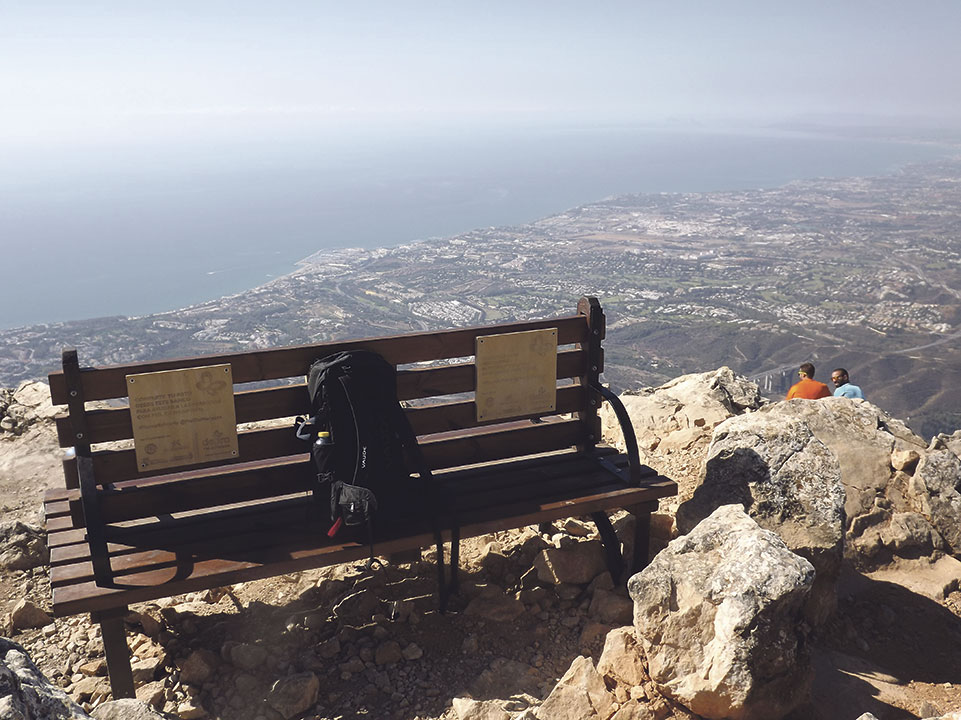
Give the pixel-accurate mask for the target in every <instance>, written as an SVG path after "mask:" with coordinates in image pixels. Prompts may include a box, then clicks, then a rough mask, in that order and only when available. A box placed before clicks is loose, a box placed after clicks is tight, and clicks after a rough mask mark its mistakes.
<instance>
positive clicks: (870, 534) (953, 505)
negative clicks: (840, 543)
mask: <svg viewBox="0 0 961 720" xmlns="http://www.w3.org/2000/svg"><path fill="white" fill-rule="evenodd" d="M760 414H761V415H763V416H768V417H770V418H771V419H772V420H773V421H775V422H782V423H788V422H791V421H793V420H801V421H803V422H805V423H806V424H807V425H808V427H810V428H811V431H812V432H813V433H814V434H815V436H816V437H817V438H818V440H820V441H821V442H823V443H824V444H825V445H827V446H828V448H830V449H831V452H833V453H834V455H835V456H836V457H837V459H838V463H839V464H840V467H841V482H842V484H843V486H844V491H845V505H844V509H845V516H846V522H847V526H846V531H847V538H846V539H847V542H846V552H847V554H848V556H849V557H851V559H852V560H854V561H855V563H856V564H857V565H858V566H860V567H863V568H865V569H873V568H875V567H878V566H880V565H884V564H886V563H888V562H890V561H891V560H892V559H893V558H894V557H904V558H916V557H919V556H928V555H937V553H939V552H941V551H943V550H947V551H948V552H951V553H953V554H955V555H958V554H959V553H961V543H959V542H958V532H959V531H958V528H959V527H961V497H959V496H958V487H959V485H961V471H959V468H961V465H958V463H957V462H956V460H957V455H958V452H957V451H958V449H959V445H958V441H961V434H959V433H955V434H954V435H941V436H938V437H937V438H935V439H934V440H933V441H932V443H931V445H930V447H926V446H925V442H924V440H923V439H922V438H920V437H918V436H917V435H915V434H914V433H913V432H911V430H910V429H908V427H907V426H906V425H905V424H904V423H903V422H901V421H900V420H897V419H895V418H892V417H890V416H889V415H887V414H886V413H885V412H884V411H882V410H880V409H879V408H877V407H875V406H874V405H872V404H870V403H868V402H864V401H862V400H849V399H847V398H827V399H825V400H823V401H818V402H812V401H810V400H789V401H787V402H780V403H774V404H772V405H769V406H766V407H765V408H763V409H762V410H761V412H760ZM906 513H910V514H911V516H910V517H908V516H907V515H905V514H906ZM906 523H907V525H906Z"/></svg>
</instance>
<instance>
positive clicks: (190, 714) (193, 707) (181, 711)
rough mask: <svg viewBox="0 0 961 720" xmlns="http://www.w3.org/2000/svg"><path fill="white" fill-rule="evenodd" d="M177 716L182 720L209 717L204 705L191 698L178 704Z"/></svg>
mask: <svg viewBox="0 0 961 720" xmlns="http://www.w3.org/2000/svg"><path fill="white" fill-rule="evenodd" d="M177 716H178V717H179V718H180V720H199V718H205V717H207V711H206V710H204V708H203V705H201V704H199V703H198V702H196V701H195V700H192V699H190V700H184V701H183V702H182V703H180V704H179V705H177Z"/></svg>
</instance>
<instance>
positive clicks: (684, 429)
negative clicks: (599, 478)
mask: <svg viewBox="0 0 961 720" xmlns="http://www.w3.org/2000/svg"><path fill="white" fill-rule="evenodd" d="M620 399H621V402H623V403H624V407H625V408H626V409H627V413H628V415H629V416H630V418H631V425H632V426H633V427H634V434H635V435H636V436H637V440H638V446H639V450H640V453H641V461H642V462H643V463H645V464H647V465H650V466H651V467H652V468H654V469H655V470H657V471H658V472H660V473H662V474H664V475H666V476H667V477H670V478H671V479H673V480H675V481H677V483H678V486H679V494H678V497H677V498H676V499H674V498H668V499H665V500H663V501H662V507H665V508H670V509H673V508H674V507H676V506H677V504H678V503H679V502H681V501H682V500H684V499H686V498H688V497H690V495H691V493H692V492H693V491H694V482H695V480H696V478H697V474H698V472H699V469H700V465H701V459H702V457H703V454H704V452H705V451H706V450H707V446H708V443H709V442H710V439H711V432H712V430H713V429H714V428H715V427H716V426H717V425H719V424H720V423H721V422H723V421H724V420H726V419H727V418H729V417H733V416H734V415H740V414H742V413H745V412H749V411H752V410H756V409H758V408H759V407H761V406H762V405H763V404H764V403H765V402H766V401H765V400H763V399H762V398H761V394H760V392H759V391H758V387H757V385H755V384H754V383H752V382H751V381H750V380H748V379H747V378H744V377H741V376H738V375H735V374H734V372H733V371H732V370H731V369H730V368H728V367H722V368H719V369H717V370H713V371H711V372H705V373H696V374H693V375H683V376H681V377H678V378H675V379H673V380H671V381H670V382H668V383H665V384H664V385H661V386H660V387H656V388H644V389H641V390H637V391H628V392H626V393H624V394H623V395H621V396H620ZM601 424H602V434H603V436H604V439H605V440H606V441H607V442H609V443H611V444H612V445H614V446H615V447H619V448H623V447H624V438H623V434H622V433H621V428H620V425H619V423H618V422H617V418H616V416H615V414H614V411H613V409H612V408H611V407H610V406H609V405H608V404H607V403H605V404H604V406H603V407H602V408H601Z"/></svg>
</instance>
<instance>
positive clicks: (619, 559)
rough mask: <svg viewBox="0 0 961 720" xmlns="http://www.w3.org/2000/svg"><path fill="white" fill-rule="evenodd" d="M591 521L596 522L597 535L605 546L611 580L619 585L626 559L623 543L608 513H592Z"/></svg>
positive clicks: (601, 511) (600, 511)
mask: <svg viewBox="0 0 961 720" xmlns="http://www.w3.org/2000/svg"><path fill="white" fill-rule="evenodd" d="M591 519H592V520H593V521H594V525H595V526H597V533H598V534H599V535H600V536H601V544H602V545H603V546H604V553H605V555H606V561H607V569H608V571H609V572H610V573H611V579H612V580H613V581H614V584H615V585H616V584H618V583H620V581H621V575H622V574H623V573H624V557H623V556H622V555H621V541H620V540H618V538H617V533H615V532H614V526H613V525H611V519H610V518H609V517H607V513H606V512H604V511H603V510H599V511H598V512H595V513H591Z"/></svg>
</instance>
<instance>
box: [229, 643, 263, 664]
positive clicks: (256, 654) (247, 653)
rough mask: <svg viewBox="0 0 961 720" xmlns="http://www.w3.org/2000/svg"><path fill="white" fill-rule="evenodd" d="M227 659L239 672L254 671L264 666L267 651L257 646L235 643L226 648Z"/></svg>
mask: <svg viewBox="0 0 961 720" xmlns="http://www.w3.org/2000/svg"><path fill="white" fill-rule="evenodd" d="M227 657H228V659H229V661H230V663H231V664H232V665H235V666H236V667H239V668H240V669H241V670H254V669H256V668H258V667H260V666H261V665H263V664H264V661H265V660H266V659H267V651H266V650H265V649H264V648H262V647H260V646H259V645H251V644H249V643H237V644H236V645H231V646H230V647H229V648H228V650H227Z"/></svg>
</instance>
